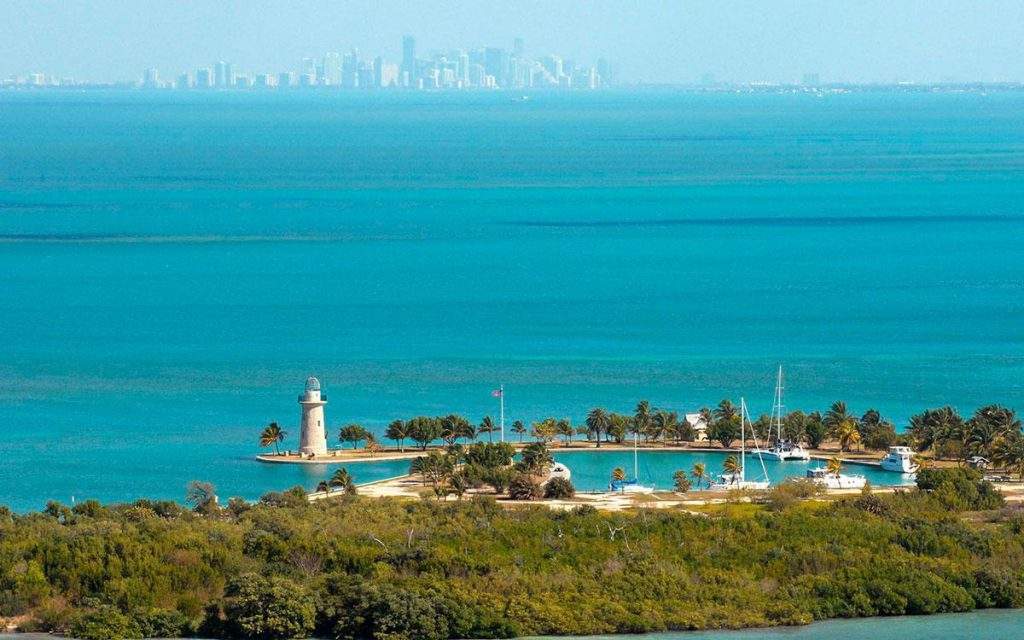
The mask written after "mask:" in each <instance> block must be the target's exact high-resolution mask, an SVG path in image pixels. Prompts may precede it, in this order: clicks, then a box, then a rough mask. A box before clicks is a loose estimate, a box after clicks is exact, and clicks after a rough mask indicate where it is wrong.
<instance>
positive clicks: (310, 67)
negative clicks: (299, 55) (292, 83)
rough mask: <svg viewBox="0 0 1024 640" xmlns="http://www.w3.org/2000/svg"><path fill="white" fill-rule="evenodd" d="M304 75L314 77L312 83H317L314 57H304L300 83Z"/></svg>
mask: <svg viewBox="0 0 1024 640" xmlns="http://www.w3.org/2000/svg"><path fill="white" fill-rule="evenodd" d="M302 76H310V77H311V78H312V79H313V80H312V81H311V82H310V84H311V85H312V84H316V81H317V75H316V60H314V59H313V58H303V59H302V69H301V70H300V71H299V84H302Z"/></svg>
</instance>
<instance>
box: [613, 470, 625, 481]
mask: <svg viewBox="0 0 1024 640" xmlns="http://www.w3.org/2000/svg"><path fill="white" fill-rule="evenodd" d="M625 479H626V471H625V469H623V468H622V467H615V468H614V469H612V480H615V481H617V482H622V481H623V480H625Z"/></svg>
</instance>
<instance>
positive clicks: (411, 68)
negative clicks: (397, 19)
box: [401, 36, 416, 85]
mask: <svg viewBox="0 0 1024 640" xmlns="http://www.w3.org/2000/svg"><path fill="white" fill-rule="evenodd" d="M401 71H402V73H403V74H409V75H408V79H407V82H408V83H409V84H410V85H415V83H416V38H413V37H412V36H405V37H403V38H402V67H401Z"/></svg>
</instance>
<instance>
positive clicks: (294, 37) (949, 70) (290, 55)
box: [0, 0, 1024, 84]
mask: <svg viewBox="0 0 1024 640" xmlns="http://www.w3.org/2000/svg"><path fill="white" fill-rule="evenodd" d="M406 33H411V34H415V35H416V38H417V45H418V48H419V50H420V51H422V52H427V51H434V50H441V49H446V48H450V47H457V48H461V49H465V50H467V51H469V50H474V49H479V48H483V47H487V46H498V47H500V48H504V49H506V50H509V49H511V48H512V42H513V39H514V38H516V37H521V38H523V39H524V40H525V41H526V43H527V45H528V51H529V54H530V56H531V57H532V58H534V59H539V58H540V57H541V56H543V55H546V54H549V53H555V54H557V55H559V56H561V57H562V58H564V59H567V60H574V61H579V62H580V63H581V64H582V63H585V64H588V65H593V64H596V61H597V60H598V59H599V58H602V57H603V58H607V59H610V60H614V61H615V65H616V71H617V72H618V74H619V75H620V77H621V78H623V79H625V78H628V79H629V81H630V82H632V83H638V84H662V83H664V84H699V83H700V82H701V79H702V78H704V77H714V78H716V80H717V81H718V82H722V83H734V84H750V83H783V84H784V83H799V82H800V81H801V79H802V78H803V77H804V75H806V74H818V75H819V77H820V78H821V80H822V81H825V82H834V83H848V84H872V83H898V82H917V83H935V82H973V81H980V82H988V83H992V82H1021V81H1024V56H1021V55H1020V42H1022V41H1024V5H1021V4H1020V3H1019V2H1010V1H1006V0H993V1H992V2H988V3H986V4H985V5H984V6H983V7H971V6H967V5H965V4H964V3H958V2H954V1H953V0H935V1H933V2H924V1H923V0H906V1H904V2H901V3H897V4H891V3H884V2H882V1H881V0H865V1H864V2H861V3H840V2H832V1H829V0H813V1H812V0H807V1H798V0H775V1H773V2H766V3H747V2H738V3H732V4H729V5H721V6H720V5H711V4H709V3H699V2H685V1H680V2H660V1H657V0H652V1H650V2H644V3H639V2H632V3H622V2H616V3H613V2H602V1H596V2H589V3H582V2H565V3H557V4H553V3H545V2H533V1H529V0H524V1H523V2H517V3H515V4H507V3H495V2H483V3H466V2H456V1H449V0H434V1H433V2H425V1H420V0H409V1H408V2H402V3H399V2H390V1H388V0H384V1H382V2H378V3H372V4H371V3H361V2H347V1H344V0H338V1H334V2H325V1H322V0H301V1H296V2H289V3H280V2H274V1H271V0H266V1H252V2H235V1H232V0H224V1H219V2H202V1H200V2H196V3H190V4H189V5H177V4H174V3H159V2H155V1H150V0H136V1H134V2H128V1H127V0H91V1H86V0H68V1H67V2H62V3H55V2H48V1H45V0H44V1H40V2H32V3H29V2H11V3H6V4H5V5H4V6H2V7H0V78H8V77H11V76H26V75H27V74H30V73H39V72H41V73H45V74H47V75H48V76H57V77H73V78H75V79H77V80H79V81H84V82H95V83H112V82H117V81H124V80H127V79H132V78H136V77H139V76H140V74H141V73H142V70H144V69H146V68H155V69H157V73H158V75H159V76H161V77H163V78H164V79H174V78H175V77H176V76H177V75H178V74H180V73H182V72H183V71H185V70H190V71H191V72H193V73H194V71H195V69H197V68H200V67H205V66H207V65H209V64H212V63H214V62H216V61H218V60H225V61H231V62H233V64H234V65H235V68H236V69H239V70H245V71H247V72H250V73H252V74H257V73H261V72H266V73H269V72H270V71H271V70H274V71H277V70H283V69H292V68H294V67H295V66H296V65H298V64H299V63H300V62H301V60H302V59H303V58H306V57H322V55H323V54H324V53H326V52H338V53H339V54H341V55H343V53H344V52H347V51H350V50H352V49H357V50H359V51H361V52H367V55H368V56H369V53H370V52H372V54H373V56H369V57H371V59H372V57H374V56H376V55H380V56H381V57H383V58H384V59H387V60H391V61H393V62H400V60H401V58H402V50H401V36H402V35H403V34H406ZM495 43H496V44H495Z"/></svg>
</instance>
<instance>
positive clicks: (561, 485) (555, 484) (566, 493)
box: [544, 478, 576, 500]
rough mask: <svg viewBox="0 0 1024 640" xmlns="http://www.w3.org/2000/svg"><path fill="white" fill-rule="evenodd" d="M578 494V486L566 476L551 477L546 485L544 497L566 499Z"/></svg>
mask: <svg viewBox="0 0 1024 640" xmlns="http://www.w3.org/2000/svg"><path fill="white" fill-rule="evenodd" d="M575 496H576V487H574V486H573V485H572V482H570V481H569V480H568V479H566V478H551V479H550V480H548V481H547V483H546V484H545V485H544V497H545V498H551V499H555V500H565V499H568V498H572V497H575Z"/></svg>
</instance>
